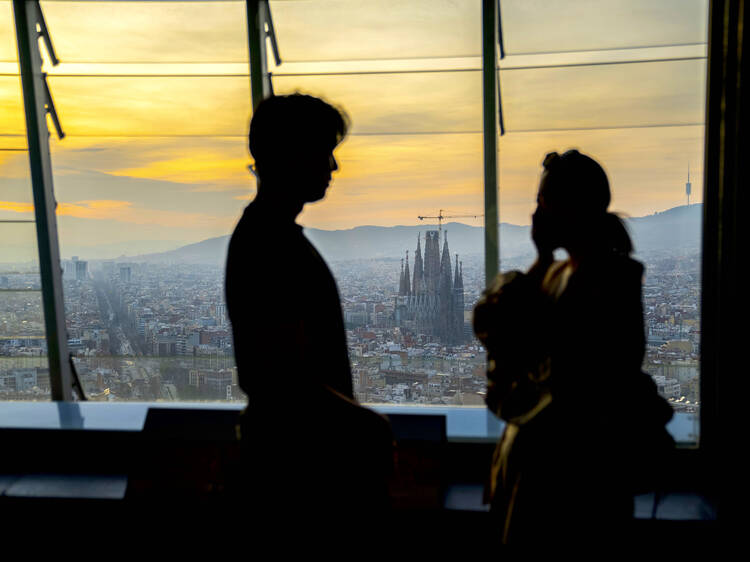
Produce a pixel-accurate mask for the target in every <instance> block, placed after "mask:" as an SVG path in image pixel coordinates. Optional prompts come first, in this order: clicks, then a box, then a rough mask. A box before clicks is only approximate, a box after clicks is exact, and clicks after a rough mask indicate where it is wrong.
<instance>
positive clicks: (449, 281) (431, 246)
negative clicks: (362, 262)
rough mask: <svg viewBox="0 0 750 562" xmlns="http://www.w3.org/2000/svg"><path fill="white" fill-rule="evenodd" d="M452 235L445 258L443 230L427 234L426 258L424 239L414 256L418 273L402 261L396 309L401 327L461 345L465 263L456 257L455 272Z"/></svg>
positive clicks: (463, 339)
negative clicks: (452, 261) (450, 247)
mask: <svg viewBox="0 0 750 562" xmlns="http://www.w3.org/2000/svg"><path fill="white" fill-rule="evenodd" d="M451 269H452V268H451V257H450V251H449V250H448V232H447V231H446V232H445V240H444V242H443V248H442V257H441V251H440V231H438V230H428V231H427V232H425V241H424V259H423V258H422V247H421V239H420V236H419V235H417V251H416V253H415V254H414V274H413V277H412V274H411V272H410V270H409V252H408V251H407V252H406V264H404V260H401V280H400V282H399V290H398V296H397V297H396V305H395V308H394V313H393V315H394V321H395V324H396V325H397V326H403V327H408V328H411V329H413V330H415V331H416V332H417V333H420V334H427V335H431V336H435V337H436V338H437V339H438V340H439V341H440V342H442V343H444V344H447V345H456V344H461V343H463V342H464V341H465V336H464V281H463V263H459V261H458V254H456V265H455V270H454V271H451Z"/></svg>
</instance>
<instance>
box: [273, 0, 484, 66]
mask: <svg viewBox="0 0 750 562" xmlns="http://www.w3.org/2000/svg"><path fill="white" fill-rule="evenodd" d="M270 4H271V12H272V15H273V19H274V25H275V28H276V34H277V37H278V41H279V49H280V51H281V56H282V58H283V60H284V61H286V62H291V61H325V60H351V59H359V60H362V59H388V58H422V57H456V56H459V57H465V56H477V55H480V54H481V53H482V43H481V40H482V39H481V38H482V33H481V25H482V11H481V10H482V6H481V2H479V1H478V0H470V1H462V2H452V1H448V0H410V1H408V2H403V1H399V0H385V1H380V2H377V4H373V3H372V2H368V1H366V0H321V1H318V0H313V1H310V0H303V1H292V2H290V1H271V3H270Z"/></svg>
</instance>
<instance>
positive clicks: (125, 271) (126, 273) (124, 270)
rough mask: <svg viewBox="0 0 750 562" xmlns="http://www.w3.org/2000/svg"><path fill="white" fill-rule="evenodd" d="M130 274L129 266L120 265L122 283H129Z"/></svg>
mask: <svg viewBox="0 0 750 562" xmlns="http://www.w3.org/2000/svg"><path fill="white" fill-rule="evenodd" d="M131 278H132V273H131V269H130V266H129V265H124V264H122V265H120V281H122V282H123V283H130V281H131Z"/></svg>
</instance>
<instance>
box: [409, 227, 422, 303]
mask: <svg viewBox="0 0 750 562" xmlns="http://www.w3.org/2000/svg"><path fill="white" fill-rule="evenodd" d="M424 292H425V286H424V262H423V261H422V246H421V241H420V238H419V233H417V251H416V252H415V253H414V278H413V281H412V284H411V293H412V294H413V295H421V294H423V293H424Z"/></svg>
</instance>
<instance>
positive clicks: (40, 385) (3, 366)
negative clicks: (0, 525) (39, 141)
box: [0, 2, 50, 401]
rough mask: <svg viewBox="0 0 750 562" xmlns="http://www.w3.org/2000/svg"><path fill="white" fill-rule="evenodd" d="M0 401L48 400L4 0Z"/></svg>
mask: <svg viewBox="0 0 750 562" xmlns="http://www.w3.org/2000/svg"><path fill="white" fill-rule="evenodd" d="M0 68H2V70H0V131H1V132H0V240H2V244H1V245H0V401H2V400H49V398H50V384H49V364H48V361H47V341H46V338H45V327H44V309H43V306H42V293H41V278H40V275H39V253H38V250H37V237H36V224H35V222H34V203H33V196H32V190H31V179H30V177H29V155H28V151H27V150H26V126H25V123H24V110H23V101H22V94H21V81H20V78H19V75H18V52H17V50H16V44H15V27H14V25H13V11H12V7H11V3H10V2H0Z"/></svg>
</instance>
